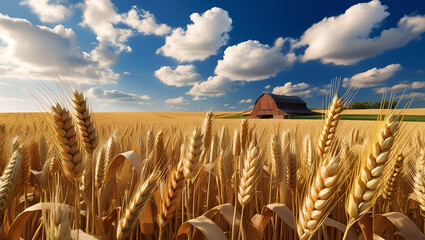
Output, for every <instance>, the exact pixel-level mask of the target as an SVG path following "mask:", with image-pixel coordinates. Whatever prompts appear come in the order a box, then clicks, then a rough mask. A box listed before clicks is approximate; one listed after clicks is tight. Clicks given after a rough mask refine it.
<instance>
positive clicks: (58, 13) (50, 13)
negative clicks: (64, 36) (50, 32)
mask: <svg viewBox="0 0 425 240" xmlns="http://www.w3.org/2000/svg"><path fill="white" fill-rule="evenodd" d="M49 2H57V3H49ZM20 5H27V6H28V7H29V8H31V11H32V12H33V13H35V14H37V16H38V17H39V18H40V20H41V21H42V22H48V23H53V22H60V21H63V20H64V19H65V18H67V17H69V16H71V10H69V9H68V8H67V7H65V6H64V5H62V4H59V1H50V0H26V1H22V2H21V3H20Z"/></svg>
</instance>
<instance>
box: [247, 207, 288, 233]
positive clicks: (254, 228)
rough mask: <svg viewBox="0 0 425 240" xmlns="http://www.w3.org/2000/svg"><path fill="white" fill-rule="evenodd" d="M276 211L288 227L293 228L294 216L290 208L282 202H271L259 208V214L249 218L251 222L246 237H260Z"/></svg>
mask: <svg viewBox="0 0 425 240" xmlns="http://www.w3.org/2000/svg"><path fill="white" fill-rule="evenodd" d="M274 213H276V214H277V215H278V216H279V218H280V219H282V220H283V221H284V222H285V223H286V224H288V226H289V227H291V228H292V229H295V225H294V216H293V214H292V211H291V209H289V208H288V207H287V206H286V205H285V204H282V203H272V204H269V205H267V206H264V207H263V209H262V210H261V214H257V215H255V216H254V217H253V218H252V219H251V224H250V225H249V227H248V238H249V239H257V238H258V237H260V236H261V235H262V234H263V232H264V229H265V228H266V226H267V224H268V223H269V221H270V219H271V218H272V217H273V216H274Z"/></svg>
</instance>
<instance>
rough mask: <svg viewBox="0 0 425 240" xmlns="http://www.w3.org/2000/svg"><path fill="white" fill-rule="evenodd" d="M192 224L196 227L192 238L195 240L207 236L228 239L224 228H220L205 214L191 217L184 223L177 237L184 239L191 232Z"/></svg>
mask: <svg viewBox="0 0 425 240" xmlns="http://www.w3.org/2000/svg"><path fill="white" fill-rule="evenodd" d="M191 225H192V226H194V227H195V233H194V236H193V238H192V239H193V240H198V239H203V237H206V238H207V239H208V240H227V238H226V235H224V233H223V230H221V228H219V227H218V226H217V224H215V223H214V222H213V221H212V220H211V219H209V218H207V217H205V216H200V217H197V218H195V219H190V220H189V221H187V222H185V223H183V224H182V225H181V226H180V228H179V231H178V233H177V239H184V236H185V235H187V234H189V228H190V226H191ZM196 230H198V231H200V232H202V234H203V235H204V236H202V235H201V234H198V233H197V232H196Z"/></svg>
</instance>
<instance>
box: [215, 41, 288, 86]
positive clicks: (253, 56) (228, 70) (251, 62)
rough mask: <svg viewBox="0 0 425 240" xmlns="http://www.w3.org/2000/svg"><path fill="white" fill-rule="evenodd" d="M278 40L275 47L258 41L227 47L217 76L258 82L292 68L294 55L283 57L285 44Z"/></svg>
mask: <svg viewBox="0 0 425 240" xmlns="http://www.w3.org/2000/svg"><path fill="white" fill-rule="evenodd" d="M286 41H287V40H284V39H282V38H278V39H277V40H276V41H275V44H274V46H273V47H270V46H269V45H267V44H261V43H260V42H258V41H254V40H248V41H246V42H242V43H239V44H237V45H234V46H230V47H227V49H226V50H225V51H224V56H223V60H219V61H218V62H217V67H216V68H215V74H217V75H218V76H222V77H226V78H228V79H230V80H240V81H258V80H263V79H267V78H270V77H272V76H275V75H276V74H277V73H278V72H279V71H281V70H282V69H284V68H286V67H290V66H292V64H293V62H294V61H295V59H296V57H295V55H294V53H288V54H287V55H283V54H282V53H281V51H282V47H283V44H284V43H285V42H286Z"/></svg>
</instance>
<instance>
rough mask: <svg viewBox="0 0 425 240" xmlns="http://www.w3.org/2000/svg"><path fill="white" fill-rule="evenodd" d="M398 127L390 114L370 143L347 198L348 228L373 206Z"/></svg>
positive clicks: (397, 123)
mask: <svg viewBox="0 0 425 240" xmlns="http://www.w3.org/2000/svg"><path fill="white" fill-rule="evenodd" d="M398 127H399V122H398V121H397V120H396V118H395V117H394V115H393V114H390V115H389V116H388V117H387V118H386V120H385V121H384V123H383V124H382V126H381V127H380V130H379V133H378V135H377V138H376V140H374V141H372V142H371V144H370V150H369V152H368V155H367V157H366V158H365V159H364V160H363V161H362V162H361V165H360V169H359V171H358V173H357V174H356V175H355V177H354V179H353V182H352V186H351V188H350V190H349V194H348V197H347V201H346V205H345V209H346V211H347V213H348V216H349V221H348V226H351V225H352V224H354V223H355V222H356V221H357V220H358V219H360V218H361V217H362V216H364V215H365V214H366V213H367V211H368V210H369V209H370V208H371V207H372V206H373V204H374V202H375V200H376V197H377V193H378V192H379V185H380V182H381V179H382V174H383V171H384V168H385V166H386V164H387V161H388V157H389V154H390V153H391V148H392V145H393V143H394V139H395V134H396V132H397V130H398Z"/></svg>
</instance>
